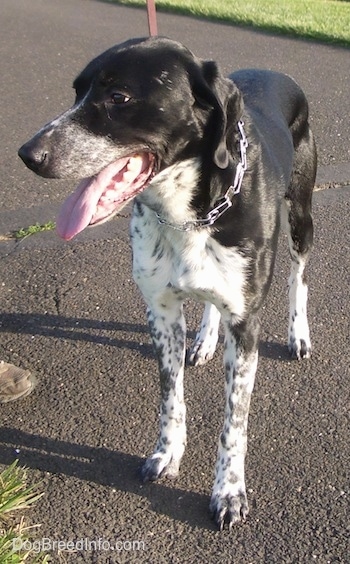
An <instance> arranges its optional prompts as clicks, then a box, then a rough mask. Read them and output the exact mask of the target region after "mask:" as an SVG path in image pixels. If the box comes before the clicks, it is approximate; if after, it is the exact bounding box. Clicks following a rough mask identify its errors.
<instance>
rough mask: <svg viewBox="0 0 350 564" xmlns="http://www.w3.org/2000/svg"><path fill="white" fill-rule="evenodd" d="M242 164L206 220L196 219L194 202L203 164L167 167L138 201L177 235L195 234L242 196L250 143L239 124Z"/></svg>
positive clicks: (240, 163) (185, 162) (189, 161)
mask: <svg viewBox="0 0 350 564" xmlns="http://www.w3.org/2000/svg"><path fill="white" fill-rule="evenodd" d="M237 127H238V130H239V134H240V138H239V152H240V156H239V158H240V160H239V162H238V164H237V166H236V169H235V176H234V179H233V182H232V184H231V185H230V186H229V187H228V189H227V190H226V192H225V193H224V194H223V196H221V197H219V198H217V199H216V200H215V202H214V204H213V206H212V207H211V209H210V210H209V211H208V212H207V213H206V214H205V216H204V217H199V218H198V217H197V213H196V210H195V208H194V207H193V198H194V196H195V193H196V188H197V186H198V179H199V174H200V164H201V163H200V162H199V161H198V159H188V160H186V161H182V162H180V163H179V164H177V165H173V166H171V167H168V168H167V169H165V170H164V171H162V172H161V173H160V174H158V175H157V176H156V177H155V179H154V180H153V181H152V183H151V185H150V186H149V187H148V189H147V190H146V191H145V192H144V193H143V194H142V196H141V197H140V198H139V199H140V201H142V203H144V204H146V205H147V206H148V207H150V208H151V209H153V211H154V212H155V213H156V216H157V218H158V221H159V223H160V224H162V225H167V226H168V227H171V228H173V229H176V230H177V231H193V230H195V229H201V228H205V227H210V226H212V225H213V224H214V223H215V221H216V220H217V219H218V218H219V217H221V216H222V215H223V214H224V213H225V212H226V211H227V210H228V209H229V208H230V207H231V206H232V199H233V198H234V196H236V195H237V194H239V192H240V190H241V186H242V182H243V177H244V173H245V171H246V169H247V147H248V140H247V137H246V134H245V131H244V123H243V122H242V121H239V122H238V124H237Z"/></svg>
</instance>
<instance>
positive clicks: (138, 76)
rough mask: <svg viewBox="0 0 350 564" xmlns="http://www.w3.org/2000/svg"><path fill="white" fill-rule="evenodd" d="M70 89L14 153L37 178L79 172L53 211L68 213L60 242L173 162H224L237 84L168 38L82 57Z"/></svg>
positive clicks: (107, 213)
mask: <svg viewBox="0 0 350 564" xmlns="http://www.w3.org/2000/svg"><path fill="white" fill-rule="evenodd" d="M74 87H75V90H76V100H75V103H74V105H73V107H72V108H71V109H70V110H68V111H67V112H65V113H63V114H62V115H61V116H59V117H58V118H56V119H55V120H53V121H52V122H50V123H48V124H47V125H46V126H45V127H44V128H43V129H41V130H40V131H39V132H38V133H37V134H36V135H35V136H34V137H33V138H32V139H31V140H30V141H28V142H27V143H26V144H25V145H23V146H22V147H21V148H20V150H19V155H20V157H21V158H22V159H23V161H24V162H25V164H26V165H27V166H28V167H29V168H31V169H32V170H33V171H34V172H36V173H37V174H39V175H41V176H45V177H49V178H74V177H75V178H84V180H83V181H82V182H81V183H80V184H79V186H78V188H77V190H76V192H75V193H74V194H73V195H72V196H71V197H70V198H69V199H68V200H67V202H66V203H65V205H64V209H63V214H61V215H62V217H67V216H70V217H73V216H74V221H73V219H71V220H70V221H69V226H68V224H65V225H64V226H62V227H61V229H60V231H61V235H62V236H63V237H64V238H66V239H70V238H72V237H73V236H74V235H75V234H76V233H78V232H79V231H80V230H81V229H83V228H84V227H85V226H86V225H88V224H92V223H97V222H100V221H102V220H105V219H108V218H109V217H112V215H114V213H116V211H117V210H118V209H120V208H121V206H122V205H123V204H124V203H125V202H126V201H129V200H130V199H131V198H133V197H134V196H135V195H136V194H137V193H138V192H140V191H141V190H143V189H144V188H145V187H146V186H147V185H148V184H149V182H150V180H151V179H152V177H153V176H154V175H156V174H157V173H158V172H160V171H162V170H164V169H165V168H167V167H168V166H170V165H172V164H174V163H175V162H178V161H181V160H184V159H187V158H191V157H193V156H198V154H200V155H203V158H205V159H208V160H210V161H211V162H212V163H214V166H215V167H217V168H218V169H226V168H227V167H228V166H229V165H230V164H231V165H232V159H231V157H230V152H229V150H228V147H227V141H226V139H227V133H228V130H229V126H228V121H227V116H228V115H230V120H229V122H230V127H231V125H232V126H233V127H235V124H236V122H237V120H238V119H239V118H240V114H241V112H242V108H241V98H240V95H239V93H238V90H237V89H236V87H235V85H234V84H233V83H232V81H230V80H227V79H225V78H223V77H222V76H221V75H220V73H219V71H218V68H217V65H216V64H215V63H214V62H211V61H207V62H206V61H200V60H199V59H197V58H196V57H194V55H193V54H192V53H191V52H190V51H188V50H187V49H186V48H185V47H183V46H182V45H180V44H179V43H177V42H175V41H171V40H169V39H165V38H149V39H135V40H130V41H127V42H125V43H122V44H121V45H117V46H115V47H113V48H111V49H109V50H108V51H106V52H104V53H102V54H101V55H100V56H99V57H97V58H96V59H94V60H93V61H91V62H90V63H89V64H88V65H87V67H86V68H85V69H84V70H83V71H82V73H81V74H80V75H79V76H78V77H77V78H76V80H75V82H74ZM72 210H73V212H72Z"/></svg>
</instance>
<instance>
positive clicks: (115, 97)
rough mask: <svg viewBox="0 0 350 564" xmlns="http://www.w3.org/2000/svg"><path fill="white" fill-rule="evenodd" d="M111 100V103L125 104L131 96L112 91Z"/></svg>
mask: <svg viewBox="0 0 350 564" xmlns="http://www.w3.org/2000/svg"><path fill="white" fill-rule="evenodd" d="M111 100H112V102H113V104H119V105H120V104H127V103H128V102H129V101H130V100H131V98H130V96H127V95H126V94H122V93H121V92H113V94H112V96H111Z"/></svg>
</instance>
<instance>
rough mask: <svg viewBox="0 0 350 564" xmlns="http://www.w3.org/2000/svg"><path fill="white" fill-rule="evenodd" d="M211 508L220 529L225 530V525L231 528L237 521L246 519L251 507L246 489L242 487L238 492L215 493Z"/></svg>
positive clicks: (213, 517)
mask: <svg viewBox="0 0 350 564" xmlns="http://www.w3.org/2000/svg"><path fill="white" fill-rule="evenodd" d="M209 510H210V513H211V516H212V519H213V520H214V521H215V523H216V525H217V526H218V527H219V529H220V531H223V530H224V528H225V525H227V526H228V529H229V530H231V529H232V526H233V525H234V524H235V523H239V522H241V521H245V519H246V517H247V515H248V512H249V507H248V500H247V495H246V493H245V490H244V489H241V490H239V491H238V493H237V494H230V493H226V494H224V495H222V494H220V492H219V493H213V495H212V498H211V500H210V505H209Z"/></svg>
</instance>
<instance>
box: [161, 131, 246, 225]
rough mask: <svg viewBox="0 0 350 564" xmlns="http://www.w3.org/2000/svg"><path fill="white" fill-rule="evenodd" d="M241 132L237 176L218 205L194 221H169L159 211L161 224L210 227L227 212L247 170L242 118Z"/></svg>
mask: <svg viewBox="0 0 350 564" xmlns="http://www.w3.org/2000/svg"><path fill="white" fill-rule="evenodd" d="M237 126H238V129H239V133H240V135H241V138H240V140H239V150H240V161H239V163H238V165H237V167H236V173H235V178H234V181H233V184H231V186H229V188H228V189H227V192H226V194H225V195H224V196H223V197H222V198H219V199H218V200H217V201H216V206H215V208H213V209H212V210H210V212H208V213H207V215H206V216H205V217H203V218H202V219H195V220H194V221H185V222H184V223H179V224H176V223H169V222H168V221H166V220H165V219H163V218H161V217H160V216H159V215H158V214H157V213H156V216H157V218H158V222H159V223H160V224H161V225H168V226H169V227H172V228H173V229H176V230H177V231H192V230H193V229H197V228H198V227H210V225H213V223H215V221H216V220H217V219H218V218H219V217H220V216H221V215H222V214H223V213H225V212H226V211H227V210H228V209H229V208H230V207H231V206H232V200H231V198H232V197H233V196H236V195H237V194H239V193H240V191H241V186H242V182H243V177H244V173H245V171H246V170H247V147H248V139H247V137H246V134H245V131H244V122H243V121H242V120H240V121H239V122H238V123H237Z"/></svg>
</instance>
